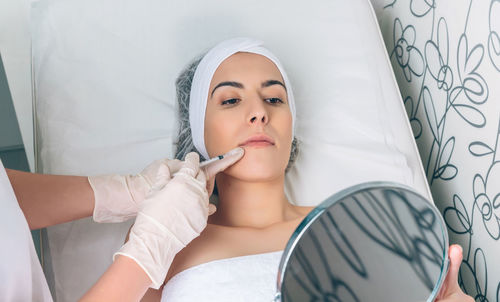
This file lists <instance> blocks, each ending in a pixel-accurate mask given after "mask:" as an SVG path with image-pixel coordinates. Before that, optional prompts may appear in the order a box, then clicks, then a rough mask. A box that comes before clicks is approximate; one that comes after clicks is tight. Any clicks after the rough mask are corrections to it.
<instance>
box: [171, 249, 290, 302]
mask: <svg viewBox="0 0 500 302" xmlns="http://www.w3.org/2000/svg"><path fill="white" fill-rule="evenodd" d="M282 254H283V251H277V252H271V253H264V254H255V255H247V256H240V257H233V258H226V259H220V260H214V261H210V262H207V263H203V264H200V265H197V266H193V267H191V268H188V269H186V270H184V271H182V272H180V273H178V274H177V275H175V276H174V277H172V278H171V279H170V280H169V281H168V282H167V284H165V287H164V288H163V292H162V298H161V301H162V302H192V301H218V302H225V301H228V302H229V301H231V302H237V301H252V302H258V301H265V302H270V301H273V300H274V296H275V294H276V290H277V289H276V283H277V278H278V267H279V263H280V260H281V255H282Z"/></svg>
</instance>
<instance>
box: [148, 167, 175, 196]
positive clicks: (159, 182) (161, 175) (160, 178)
mask: <svg viewBox="0 0 500 302" xmlns="http://www.w3.org/2000/svg"><path fill="white" fill-rule="evenodd" d="M170 179H171V177H170V169H169V167H168V166H167V165H166V163H161V164H160V165H159V166H158V172H157V173H156V179H155V181H154V183H153V186H152V188H151V191H158V190H161V189H162V188H163V187H164V186H165V185H166V184H167V183H168V182H169V181H170Z"/></svg>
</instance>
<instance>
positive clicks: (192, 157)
mask: <svg viewBox="0 0 500 302" xmlns="http://www.w3.org/2000/svg"><path fill="white" fill-rule="evenodd" d="M199 171H200V156H199V155H198V153H196V152H190V153H188V154H187V155H186V158H185V159H184V162H183V163H182V165H181V168H180V169H179V171H178V172H177V173H176V174H185V175H188V176H191V177H193V178H196V176H197V175H198V172H199Z"/></svg>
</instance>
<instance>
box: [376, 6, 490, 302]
mask: <svg viewBox="0 0 500 302" xmlns="http://www.w3.org/2000/svg"><path fill="white" fill-rule="evenodd" d="M372 3H373V5H374V7H375V9H376V12H377V18H378V20H379V22H380V27H381V29H382V34H383V37H384V40H385V44H386V47H387V51H388V54H389V57H390V61H391V64H392V66H393V69H394V73H395V75H396V79H397V82H398V84H399V88H400V91H401V94H402V97H403V100H404V104H405V106H406V110H407V113H408V117H409V119H410V121H411V125H412V128H413V133H414V135H415V139H416V141H417V144H418V147H419V151H420V156H421V158H422V162H423V165H424V169H425V172H426V175H427V179H428V182H429V185H430V187H431V190H432V194H433V198H434V202H435V203H436V205H437V207H438V208H439V209H440V211H441V212H442V214H443V216H444V218H445V221H446V224H447V227H448V232H449V235H450V242H451V243H459V244H460V245H461V246H462V247H463V249H464V261H463V263H462V266H461V270H460V276H459V283H460V285H461V286H462V288H463V290H464V291H465V292H466V293H467V294H469V295H471V296H472V297H474V298H475V300H476V301H496V302H500V241H499V238H500V145H499V138H500V0H476V1H472V0H372Z"/></svg>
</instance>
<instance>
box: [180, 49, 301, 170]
mask: <svg viewBox="0 0 500 302" xmlns="http://www.w3.org/2000/svg"><path fill="white" fill-rule="evenodd" d="M202 58H203V55H202V56H199V57H197V58H195V59H194V60H193V61H192V62H191V63H189V64H188V65H187V67H186V68H185V69H184V70H183V71H182V72H181V73H180V75H179V77H178V78H177V80H176V82H175V89H176V92H177V102H178V108H179V135H178V136H177V141H176V143H175V144H176V145H177V148H176V150H175V158H177V159H180V160H183V159H184V157H185V156H186V154H188V153H189V152H196V153H198V154H199V152H198V151H197V150H196V148H195V147H194V144H193V137H192V135H191V127H190V125H189V95H190V94H191V84H192V82H193V77H194V73H195V71H196V68H197V67H198V64H199V63H200V61H201V59H202ZM298 145H299V143H298V140H297V138H296V137H294V138H293V141H292V149H291V152H290V159H289V160H288V165H287V167H286V170H285V172H287V171H288V170H289V169H290V167H292V165H293V163H294V161H295V159H296V158H297V155H298V152H299V147H298ZM200 158H203V156H202V155H201V154H200ZM207 159H208V158H205V160H207Z"/></svg>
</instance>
